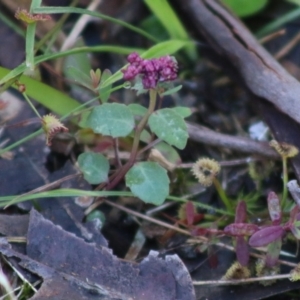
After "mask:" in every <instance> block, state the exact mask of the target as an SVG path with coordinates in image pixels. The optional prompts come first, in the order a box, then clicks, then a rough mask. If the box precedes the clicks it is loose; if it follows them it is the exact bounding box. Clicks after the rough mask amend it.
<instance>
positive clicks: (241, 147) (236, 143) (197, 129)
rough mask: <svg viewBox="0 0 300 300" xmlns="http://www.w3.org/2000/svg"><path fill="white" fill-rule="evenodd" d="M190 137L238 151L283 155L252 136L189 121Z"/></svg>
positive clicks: (253, 153) (275, 155) (270, 155)
mask: <svg viewBox="0 0 300 300" xmlns="http://www.w3.org/2000/svg"><path fill="white" fill-rule="evenodd" d="M187 127H188V133H189V137H190V139H191V140H192V141H195V142H200V143H204V144H206V145H211V146H217V147H224V148H227V149H231V150H236V151H238V152H243V153H250V154H251V155H255V154H256V155H260V156H262V157H267V158H272V159H280V158H281V156H280V155H279V154H278V153H277V152H276V151H275V150H274V149H273V148H272V147H271V146H269V144H268V143H266V142H258V141H254V140H252V139H250V138H245V137H241V136H232V135H229V134H223V133H219V132H216V131H213V130H211V129H208V128H207V127H204V126H200V125H197V124H193V123H189V122H187Z"/></svg>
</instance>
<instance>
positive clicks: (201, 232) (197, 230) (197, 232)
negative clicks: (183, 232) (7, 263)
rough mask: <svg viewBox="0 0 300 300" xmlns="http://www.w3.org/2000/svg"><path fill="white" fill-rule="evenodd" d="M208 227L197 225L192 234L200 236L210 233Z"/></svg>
mask: <svg viewBox="0 0 300 300" xmlns="http://www.w3.org/2000/svg"><path fill="white" fill-rule="evenodd" d="M208 232H209V231H208V229H207V228H200V227H197V228H194V229H193V230H192V232H191V234H192V235H193V236H199V235H203V236H204V235H206V234H207V233H208Z"/></svg>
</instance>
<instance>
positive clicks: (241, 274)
mask: <svg viewBox="0 0 300 300" xmlns="http://www.w3.org/2000/svg"><path fill="white" fill-rule="evenodd" d="M250 275H251V272H250V270H249V269H248V268H247V267H245V266H242V265H241V264H240V263H239V262H237V261H236V262H234V263H233V264H232V265H231V267H230V268H229V269H228V270H227V272H226V274H225V275H224V276H223V277H222V280H230V279H246V278H249V277H250Z"/></svg>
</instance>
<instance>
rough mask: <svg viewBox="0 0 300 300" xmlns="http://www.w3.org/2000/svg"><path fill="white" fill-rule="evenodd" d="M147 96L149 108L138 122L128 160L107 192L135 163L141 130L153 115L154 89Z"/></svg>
mask: <svg viewBox="0 0 300 300" xmlns="http://www.w3.org/2000/svg"><path fill="white" fill-rule="evenodd" d="M149 95H150V101H149V107H148V110H147V113H146V114H145V115H144V117H143V118H142V120H141V121H140V123H139V124H138V126H137V127H136V130H135V134H134V138H133V144H132V149H131V153H130V157H129V160H128V162H127V163H126V164H125V165H124V166H123V167H122V168H121V169H120V170H118V171H117V172H118V174H117V176H115V177H114V178H113V180H112V181H111V183H110V184H108V185H107V189H108V190H111V189H112V188H114V187H115V186H116V185H117V184H118V183H119V182H120V180H121V179H122V178H123V177H124V176H125V174H126V173H127V172H128V170H129V169H130V168H131V167H132V165H133V164H134V162H135V159H136V156H137V152H138V149H139V143H140V137H141V133H142V131H143V129H144V128H145V126H146V124H147V122H148V119H149V117H150V115H151V114H152V113H153V111H154V109H155V105H156V99H157V91H156V90H154V89H151V90H150V92H149Z"/></svg>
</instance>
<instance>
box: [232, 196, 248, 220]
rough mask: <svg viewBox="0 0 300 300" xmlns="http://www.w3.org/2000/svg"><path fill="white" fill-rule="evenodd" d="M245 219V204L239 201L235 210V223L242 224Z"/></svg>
mask: <svg viewBox="0 0 300 300" xmlns="http://www.w3.org/2000/svg"><path fill="white" fill-rule="evenodd" d="M246 217H247V204H246V202H245V201H239V203H238V205H237V207H236V210H235V223H243V222H245V221H246Z"/></svg>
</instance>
